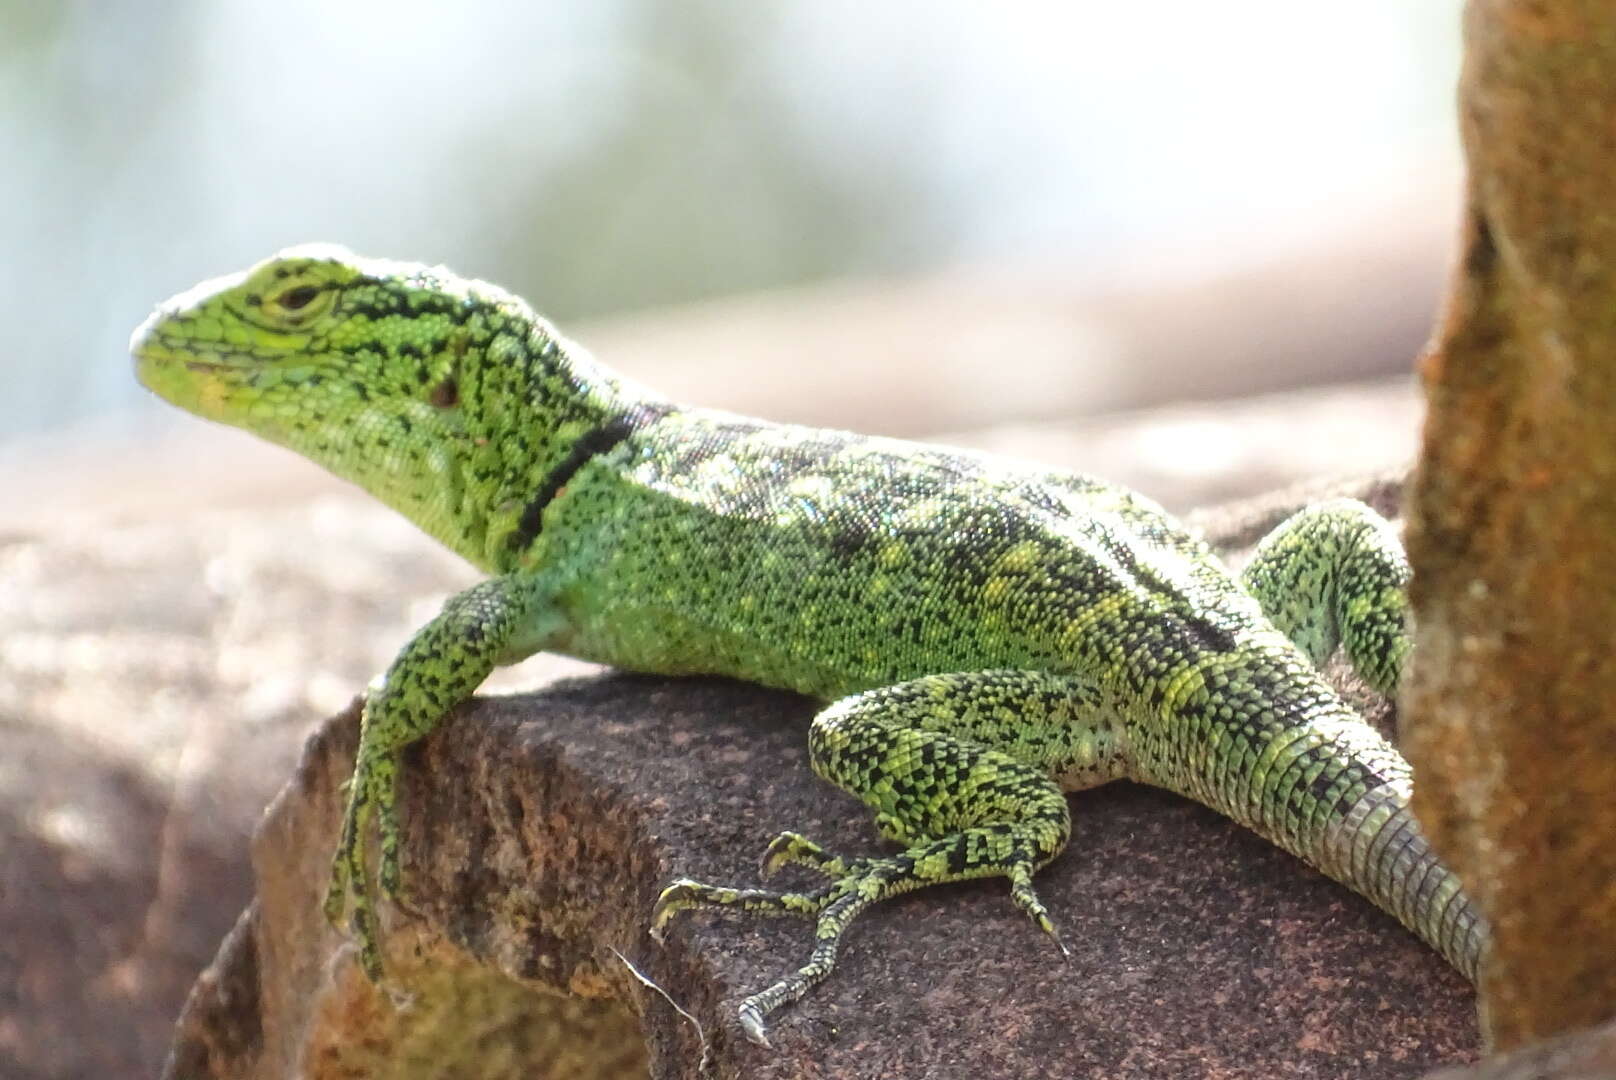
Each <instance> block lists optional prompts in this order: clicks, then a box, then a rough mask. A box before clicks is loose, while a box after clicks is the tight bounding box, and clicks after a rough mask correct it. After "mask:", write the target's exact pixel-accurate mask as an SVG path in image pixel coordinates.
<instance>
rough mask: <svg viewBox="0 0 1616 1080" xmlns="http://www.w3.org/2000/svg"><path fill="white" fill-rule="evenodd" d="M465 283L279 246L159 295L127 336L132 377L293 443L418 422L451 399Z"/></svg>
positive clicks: (180, 401)
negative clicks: (251, 261) (400, 419)
mask: <svg viewBox="0 0 1616 1080" xmlns="http://www.w3.org/2000/svg"><path fill="white" fill-rule="evenodd" d="M468 285H469V283H468V282H465V281H462V280H461V279H459V278H456V277H455V276H454V275H452V274H450V273H448V272H447V271H444V270H442V269H441V268H431V267H427V266H422V265H419V264H415V263H393V262H384V261H382V260H376V259H361V258H359V257H357V256H355V255H353V254H351V253H350V252H348V251H347V250H345V249H343V248H340V247H336V246H333V245H324V244H322V245H305V246H303V247H297V248H291V249H289V250H287V251H284V252H282V253H280V254H279V255H276V256H275V257H273V258H270V259H266V260H265V261H264V262H262V263H259V264H258V265H257V266H255V267H253V268H252V269H250V270H248V271H246V272H244V273H240V274H232V275H228V276H226V277H220V278H214V279H212V280H209V281H204V282H202V283H201V284H200V285H197V286H195V287H194V288H191V289H188V290H186V291H185V292H183V293H180V294H178V295H176V296H174V297H172V298H170V299H169V300H168V301H166V302H165V303H163V304H161V305H160V306H159V307H158V309H157V310H156V311H155V312H154V313H153V314H152V315H151V317H150V318H148V319H147V320H146V321H145V322H144V323H143V324H141V326H140V328H139V329H137V330H136V331H135V334H134V337H133V339H132V340H131V341H130V346H129V347H130V351H131V352H132V353H133V354H134V357H135V375H136V377H137V378H138V379H139V380H140V381H141V382H142V383H144V384H145V385H146V387H147V388H148V389H151V390H153V391H155V392H156V393H157V394H159V395H161V396H162V397H164V398H167V399H168V400H169V401H171V402H173V403H174V404H175V405H178V406H180V407H181V408H184V409H188V410H189V411H191V412H194V413H196V414H197V415H199V416H204V417H206V418H208V419H210V420H217V421H220V422H222V423H226V424H233V425H235V426H237V427H242V428H246V429H248V430H250V431H253V432H255V433H257V434H259V435H262V436H264V437H266V438H269V439H272V440H274V441H276V442H281V443H286V444H290V445H293V446H294V448H296V449H298V450H301V451H303V452H305V453H308V452H310V445H309V443H310V440H311V439H324V440H326V441H328V442H345V441H346V439H345V437H344V435H345V431H347V430H349V426H350V425H354V424H358V425H361V428H362V427H363V425H365V424H366V423H367V422H370V423H373V422H375V420H376V419H377V418H379V417H380V416H381V415H384V414H385V415H390V416H397V415H401V414H415V415H417V416H420V417H421V418H422V419H423V420H427V421H430V420H431V419H432V417H433V414H435V413H437V412H440V411H442V410H443V409H445V408H448V407H451V406H452V405H453V404H455V402H454V401H453V399H454V398H455V397H456V396H457V394H456V390H455V387H454V385H453V367H454V365H453V362H452V361H453V357H452V355H451V354H452V351H453V349H454V347H455V340H454V339H455V335H454V333H453V330H454V328H455V326H456V325H458V324H459V323H463V322H464V320H465V316H464V315H463V314H461V312H462V311H464V310H467V309H469V307H470V305H471V304H472V300H471V298H470V294H469V290H468V287H467V286H468ZM461 347H462V348H463V345H462V346H461ZM367 418H369V419H367ZM315 456H318V455H315Z"/></svg>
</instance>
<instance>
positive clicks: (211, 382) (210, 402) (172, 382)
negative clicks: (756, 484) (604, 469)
mask: <svg viewBox="0 0 1616 1080" xmlns="http://www.w3.org/2000/svg"><path fill="white" fill-rule="evenodd" d="M129 348H130V351H131V352H132V353H133V354H134V358H135V374H136V377H137V378H138V379H139V380H140V381H141V382H142V383H143V384H145V385H146V387H147V388H148V389H150V390H153V391H155V392H156V393H157V394H158V395H160V396H161V397H164V398H166V399H168V400H169V401H170V402H172V403H173V404H175V405H178V406H180V407H181V408H183V409H187V410H189V411H190V412H193V413H196V414H197V415H199V416H202V417H205V418H207V419H209V420H216V421H219V422H220V423H225V424H230V425H232V426H235V427H239V428H243V429H245V430H247V431H251V432H253V433H254V434H256V435H259V436H261V437H263V438H265V439H268V440H270V441H272V442H276V443H279V444H281V445H283V446H287V447H289V448H291V449H293V450H295V451H297V452H299V453H301V454H303V455H304V456H305V457H308V458H311V459H312V460H314V461H316V462H318V463H319V464H321V465H323V466H325V467H326V468H327V469H329V470H331V471H332V472H334V473H336V474H337V475H339V476H342V477H344V478H346V479H348V480H351V481H353V482H354V483H356V484H358V485H359V486H360V487H363V488H365V489H367V490H368V491H370V492H371V493H372V494H373V495H376V496H377V497H378V498H381V499H382V500H383V501H385V502H387V503H389V504H390V505H392V506H393V507H394V508H396V509H398V510H400V511H402V512H403V513H404V514H406V515H408V516H409V517H411V518H412V519H414V520H415V521H416V523H417V524H419V525H421V526H422V527H423V528H425V529H426V530H427V531H428V532H430V533H432V534H433V535H435V536H438V537H439V538H440V539H442V540H445V542H447V543H449V545H450V546H451V547H454V548H455V549H456V550H458V551H460V552H461V553H462V554H466V555H468V557H474V561H475V557H478V553H479V552H482V551H483V550H484V533H485V532H486V531H487V530H488V529H490V528H494V529H496V530H497V528H499V527H505V528H509V527H510V526H511V523H512V522H513V521H515V519H516V518H517V516H519V514H520V512H521V509H522V506H523V505H524V503H525V501H526V500H527V499H528V498H529V497H530V496H531V495H532V493H533V491H532V489H533V487H534V485H535V484H539V483H540V482H541V481H542V478H543V477H545V476H547V475H549V474H550V472H551V471H552V470H553V469H554V468H555V467H556V466H557V464H558V463H560V462H563V461H565V460H567V459H568V455H569V454H571V453H572V452H573V449H574V444H575V443H576V441H577V440H578V439H579V438H581V437H583V436H584V435H585V434H587V433H588V432H590V431H591V430H593V429H595V428H597V427H600V426H601V425H602V424H603V423H604V422H605V421H606V420H608V419H609V418H610V417H611V416H614V415H616V414H617V412H619V411H621V409H622V408H623V407H624V406H623V404H622V402H623V401H624V400H626V398H625V394H629V393H633V394H639V393H641V391H639V390H637V389H633V388H629V387H627V384H626V383H624V382H623V381H622V380H619V379H617V378H616V377H614V376H612V375H611V373H609V372H607V371H606V370H605V369H603V368H598V367H596V366H595V365H594V364H593V362H592V361H590V360H589V358H588V356H587V354H586V353H584V352H583V351H582V350H579V349H576V347H574V346H571V345H570V343H566V342H564V341H563V340H562V339H561V338H560V337H559V336H558V335H557V334H556V333H555V331H554V328H552V327H551V326H550V325H549V324H548V323H547V322H545V321H544V320H543V319H541V318H539V317H538V316H537V315H535V314H534V313H533V312H532V310H531V309H529V308H528V307H527V306H526V305H525V304H524V303H523V302H522V301H521V300H519V299H517V298H516V297H514V296H512V295H511V294H510V293H508V292H505V291H504V290H503V289H500V288H499V287H497V286H495V285H490V284H488V283H486V282H482V281H472V280H469V279H466V278H461V277H458V276H456V275H454V274H452V273H450V272H449V271H447V270H445V269H443V268H442V267H431V266H425V265H422V264H420V263H404V262H390V261H385V260H381V259H365V258H360V257H358V256H356V255H354V254H352V253H351V252H349V251H347V250H345V249H343V248H339V247H334V246H330V245H309V246H304V247H298V248H292V249H289V250H287V251H283V252H281V253H280V254H279V255H276V256H274V257H273V258H270V259H267V260H265V261H264V262H262V263H259V264H258V265H257V266H255V267H253V268H252V269H250V270H247V271H245V272H244V273H240V274H234V275H230V276H228V277H221V278H215V279H213V280H210V281H204V282H203V283H202V284H200V285H197V286H195V287H194V288H192V289H189V290H187V291H185V292H183V293H180V294H179V295H177V296H175V297H173V298H171V299H169V300H168V301H166V302H165V303H163V304H161V305H159V307H158V309H157V310H156V312H154V313H153V314H152V315H151V317H150V318H148V319H147V320H146V321H145V322H144V323H143V324H141V326H140V328H139V329H137V330H136V331H135V334H134V338H133V339H132V340H131V341H130V345H129ZM502 523H503V524H502Z"/></svg>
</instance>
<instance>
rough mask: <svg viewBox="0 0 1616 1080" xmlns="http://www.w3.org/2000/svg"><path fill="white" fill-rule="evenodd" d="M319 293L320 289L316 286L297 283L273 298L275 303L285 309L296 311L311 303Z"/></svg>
mask: <svg viewBox="0 0 1616 1080" xmlns="http://www.w3.org/2000/svg"><path fill="white" fill-rule="evenodd" d="M319 295H320V289H319V287H318V286H316V285H299V286H297V287H296V288H292V289H287V290H286V291H285V292H283V293H281V294H280V295H279V296H277V297H276V298H275V303H276V304H278V305H280V306H281V307H282V308H284V309H285V310H287V311H297V310H298V309H299V308H305V307H308V306H309V304H311V303H313V301H314V298H315V297H316V296H319Z"/></svg>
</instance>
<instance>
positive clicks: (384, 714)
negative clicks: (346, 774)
mask: <svg viewBox="0 0 1616 1080" xmlns="http://www.w3.org/2000/svg"><path fill="white" fill-rule="evenodd" d="M545 610H546V605H545V601H544V599H543V598H542V595H541V590H540V588H539V587H538V584H537V582H536V580H535V579H534V578H533V577H532V576H528V575H524V576H515V575H509V576H506V577H497V578H491V579H490V580H488V581H484V582H481V583H480V584H477V585H474V586H472V587H471V588H469V589H467V590H466V591H465V592H462V593H459V594H457V595H455V596H453V597H451V598H450V599H449V600H448V602H447V603H445V604H444V606H443V610H442V611H441V612H439V613H438V615H437V617H436V618H434V619H433V620H432V621H431V622H429V623H427V624H426V625H425V626H423V627H422V628H421V629H420V630H418V631H416V633H415V636H414V637H412V638H411V639H410V641H409V643H408V644H407V645H405V646H404V648H403V650H402V651H401V652H400V653H399V654H398V656H397V657H396V658H395V659H394V660H393V663H392V664H391V665H390V666H389V667H388V669H387V672H386V674H385V675H384V676H383V677H382V678H381V679H379V680H377V681H376V682H375V683H372V684H371V686H370V688H369V689H368V690H367V691H366V693H365V705H364V712H363V714H362V717H361V720H360V726H359V750H358V753H357V754H356V755H355V759H354V771H353V779H352V780H350V781H349V783H348V805H347V808H346V810H345V812H344V814H343V818H342V834H341V838H340V839H339V840H338V842H337V853H336V857H335V859H334V860H333V861H332V864H331V885H330V888H329V889H328V890H327V892H326V897H325V914H326V918H327V919H329V920H331V921H332V922H333V923H336V922H339V921H340V919H341V917H342V912H343V909H344V908H345V907H351V916H350V926H351V929H352V932H353V935H354V937H355V939H356V940H357V942H358V945H359V962H360V966H361V967H363V968H364V971H365V974H366V975H367V976H369V977H370V979H371V980H372V981H373V982H374V981H380V979H381V977H382V954H381V943H380V933H379V927H378V924H377V920H376V911H375V907H374V905H373V901H372V899H371V889H370V880H369V874H368V854H369V850H368V849H369V844H368V838H367V834H366V827H367V825H368V824H369V821H370V817H371V814H372V813H373V812H374V814H375V816H376V819H377V824H378V827H379V832H380V835H381V860H380V875H379V876H380V882H381V891H382V895H383V896H385V897H387V899H389V900H397V899H398V898H399V896H400V875H399V850H398V847H399V827H398V813H397V809H396V803H395V800H396V786H397V774H398V752H399V751H400V750H401V749H402V748H403V747H405V746H407V745H408V744H410V743H412V742H414V741H415V740H416V739H419V738H421V737H423V736H425V735H427V734H429V733H430V732H431V731H432V729H433V728H435V727H437V725H438V723H439V722H440V721H442V719H443V718H444V717H445V716H446V715H447V714H448V713H449V711H450V710H451V709H453V708H454V707H455V706H456V705H458V704H459V703H460V702H462V701H464V700H466V699H467V698H469V697H470V696H471V695H472V693H473V691H475V690H476V689H477V687H478V686H480V685H481V684H482V682H483V680H484V679H486V678H487V677H488V675H489V673H490V672H492V671H493V670H494V668H495V667H496V666H498V665H500V664H505V663H513V662H515V661H516V660H519V659H521V658H522V657H524V656H527V655H530V654H531V653H533V652H535V651H537V649H538V648H539V647H540V646H541V645H542V638H543V636H544V634H543V630H544V629H545V623H546V619H545V618H544V613H545Z"/></svg>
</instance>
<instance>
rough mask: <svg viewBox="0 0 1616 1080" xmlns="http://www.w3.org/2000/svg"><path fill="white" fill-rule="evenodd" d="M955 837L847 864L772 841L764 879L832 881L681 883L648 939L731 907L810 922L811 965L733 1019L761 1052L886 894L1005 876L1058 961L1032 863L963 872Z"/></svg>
mask: <svg viewBox="0 0 1616 1080" xmlns="http://www.w3.org/2000/svg"><path fill="white" fill-rule="evenodd" d="M956 839H957V838H954V837H949V838H944V839H942V840H935V841H932V842H930V843H927V844H923V845H920V846H917V847H914V848H910V849H909V850H908V851H904V852H902V853H900V854H898V855H893V856H884V857H871V858H854V859H846V858H843V857H841V856H838V855H835V854H834V853H832V852H829V851H826V850H825V849H824V848H822V847H820V846H819V845H818V844H816V843H815V842H813V841H812V840H809V839H808V838H806V837H804V836H801V835H799V834H797V833H792V832H785V833H781V834H780V835H779V836H777V837H775V838H774V840H772V841H771V842H770V843H769V846H768V847H767V848H766V849H765V851H764V853H763V859H762V872H763V875H764V876H765V877H767V876H769V875H771V874H773V873H774V872H775V871H777V870H778V869H780V868H781V867H782V866H787V865H791V864H795V865H798V866H804V867H807V868H808V869H810V870H813V871H815V872H816V873H819V874H821V875H823V876H825V877H826V878H829V879H830V880H829V883H828V884H826V885H823V886H821V887H819V888H817V889H812V890H808V891H802V892H780V891H774V890H769V889H736V888H732V887H729V886H724V885H710V884H706V883H704V882H700V881H695V880H692V879H690V878H680V879H678V880H676V881H674V882H673V883H672V884H670V885H669V886H668V887H667V888H665V889H663V890H662V894H661V895H660V896H659V897H657V902H656V907H655V908H654V909H652V912H651V936H652V938H653V939H654V940H656V941H658V942H661V941H662V940H663V939H664V937H665V935H666V932H667V926H668V923H669V922H671V921H672V919H673V917H674V916H675V915H677V914H678V913H679V912H681V911H684V910H687V909H692V908H704V907H709V908H729V909H739V910H742V911H747V912H752V913H755V914H760V915H799V916H803V917H807V918H813V919H815V927H814V940H815V944H814V949H813V952H812V954H811V955H810V956H809V959H808V963H806V964H804V965H803V966H802V967H800V968H798V969H797V970H796V971H795V972H793V973H791V974H790V975H787V976H786V977H784V978H782V979H780V980H778V981H777V982H775V983H773V984H772V985H771V986H769V987H768V988H766V989H764V990H762V991H760V992H759V993H756V994H753V995H751V996H750V997H748V998H746V999H744V1000H743V1001H742V1002H741V1004H740V1007H739V1009H738V1015H737V1019H738V1020H739V1021H740V1025H741V1030H742V1031H744V1032H745V1033H746V1037H747V1038H749V1039H751V1040H752V1041H753V1042H755V1043H757V1044H758V1045H760V1046H765V1047H766V1046H769V1045H770V1044H769V1040H768V1034H767V1025H766V1020H767V1019H768V1016H769V1014H770V1013H772V1012H774V1011H775V1010H776V1009H778V1008H780V1007H781V1006H783V1005H788V1004H790V1003H792V1002H794V1001H797V1000H798V999H800V998H801V997H802V996H803V995H804V994H806V993H807V992H808V991H809V990H810V989H812V988H813V987H814V986H815V985H816V984H818V983H819V982H821V981H823V980H824V979H825V977H826V976H827V975H829V974H830V973H831V971H832V970H833V969H834V968H835V966H836V953H837V950H838V948H839V947H840V945H841V939H842V935H843V934H845V933H846V932H847V929H848V927H849V926H851V925H852V923H853V921H854V920H855V919H856V918H857V917H858V916H859V915H860V914H861V913H863V911H864V909H865V908H867V907H869V906H870V905H872V904H875V903H878V902H880V901H882V900H885V899H886V898H888V897H889V896H894V895H896V894H898V893H902V892H908V891H910V890H911V889H915V888H918V887H920V886H923V885H930V884H937V883H940V882H943V881H955V880H962V879H964V878H967V877H986V876H990V875H1004V876H1006V877H1008V878H1009V879H1010V884H1011V897H1012V899H1013V900H1014V901H1015V903H1016V906H1018V907H1020V908H1021V909H1022V910H1023V911H1025V912H1026V913H1027V914H1028V916H1029V917H1030V918H1031V919H1032V920H1033V922H1034V923H1035V924H1036V925H1037V926H1038V927H1039V929H1041V930H1043V931H1044V932H1046V933H1048V934H1049V935H1050V936H1051V937H1052V938H1054V940H1055V945H1056V947H1057V948H1059V949H1060V951H1061V953H1062V955H1066V947H1065V946H1064V945H1062V944H1061V942H1060V938H1059V937H1058V936H1056V934H1055V927H1054V924H1053V923H1051V922H1050V919H1049V914H1048V912H1047V910H1046V909H1045V908H1044V905H1043V904H1042V903H1041V902H1040V901H1039V900H1038V897H1037V896H1036V895H1035V894H1034V892H1033V889H1032V872H1033V869H1034V866H1033V862H1032V860H1031V857H1030V856H1028V857H1024V858H1019V859H1014V860H1013V861H1011V862H1010V863H1009V864H1008V865H1004V864H1000V865H992V866H978V867H968V868H966V870H965V872H961V871H960V870H959V869H958V868H957V867H956V865H955V864H954V863H952V862H950V860H949V857H948V856H949V854H950V853H951V852H952V851H954V850H956Z"/></svg>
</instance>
